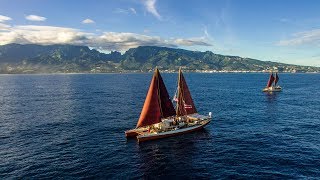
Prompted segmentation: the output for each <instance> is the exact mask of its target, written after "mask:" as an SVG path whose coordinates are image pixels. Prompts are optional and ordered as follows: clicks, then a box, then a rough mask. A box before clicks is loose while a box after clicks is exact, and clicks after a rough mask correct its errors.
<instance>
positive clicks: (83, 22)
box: [81, 19, 95, 24]
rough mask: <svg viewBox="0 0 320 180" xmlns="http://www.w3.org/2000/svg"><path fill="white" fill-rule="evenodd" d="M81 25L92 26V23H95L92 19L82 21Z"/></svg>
mask: <svg viewBox="0 0 320 180" xmlns="http://www.w3.org/2000/svg"><path fill="white" fill-rule="evenodd" d="M81 23H82V24H93V23H95V22H94V20H92V19H85V20H83V21H82V22H81Z"/></svg>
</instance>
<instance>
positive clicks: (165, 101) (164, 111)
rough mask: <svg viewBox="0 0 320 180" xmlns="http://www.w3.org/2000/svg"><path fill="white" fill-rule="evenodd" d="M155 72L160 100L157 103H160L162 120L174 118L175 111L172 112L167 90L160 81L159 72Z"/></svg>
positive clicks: (172, 108)
mask: <svg viewBox="0 0 320 180" xmlns="http://www.w3.org/2000/svg"><path fill="white" fill-rule="evenodd" d="M156 71H157V72H158V83H159V85H158V87H159V98H160V100H159V101H160V110H161V116H162V117H163V118H166V117H169V116H174V115H176V111H175V110H174V107H173V104H172V101H171V99H170V96H169V94H168V91H167V88H166V86H165V84H164V82H163V80H162V77H161V75H160V73H159V70H158V69H156Z"/></svg>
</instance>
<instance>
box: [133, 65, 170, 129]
mask: <svg viewBox="0 0 320 180" xmlns="http://www.w3.org/2000/svg"><path fill="white" fill-rule="evenodd" d="M172 115H175V111H174V108H173V105H172V102H171V101H170V99H169V95H168V92H167V89H166V87H165V85H164V83H163V80H162V77H161V75H160V73H159V70H158V69H156V70H155V72H154V75H153V77H152V80H151V84H150V87H149V90H148V94H147V97H146V100H145V102H144V105H143V108H142V111H141V115H140V118H139V120H138V123H137V128H138V127H143V126H147V125H151V124H155V123H159V122H161V118H162V117H168V116H172Z"/></svg>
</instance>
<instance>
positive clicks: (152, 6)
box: [143, 0, 162, 20]
mask: <svg viewBox="0 0 320 180" xmlns="http://www.w3.org/2000/svg"><path fill="white" fill-rule="evenodd" d="M143 4H144V6H145V8H146V9H147V11H148V12H149V13H151V14H152V15H154V16H155V17H156V18H158V19H159V20H161V19H162V17H161V15H160V14H159V13H158V10H157V8H156V0H143Z"/></svg>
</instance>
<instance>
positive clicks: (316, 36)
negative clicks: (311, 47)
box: [278, 29, 320, 46]
mask: <svg viewBox="0 0 320 180" xmlns="http://www.w3.org/2000/svg"><path fill="white" fill-rule="evenodd" d="M292 36H293V37H292V38H291V39H287V40H281V41H279V42H278V45H280V46H297V45H308V44H314V43H316V44H320V29H314V30H311V31H304V32H299V33H295V34H293V35H292Z"/></svg>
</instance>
